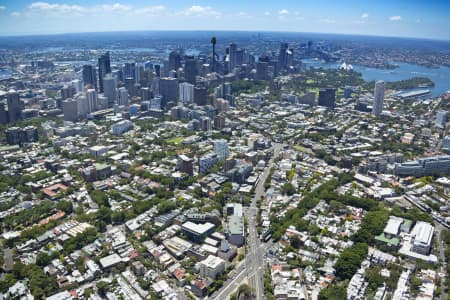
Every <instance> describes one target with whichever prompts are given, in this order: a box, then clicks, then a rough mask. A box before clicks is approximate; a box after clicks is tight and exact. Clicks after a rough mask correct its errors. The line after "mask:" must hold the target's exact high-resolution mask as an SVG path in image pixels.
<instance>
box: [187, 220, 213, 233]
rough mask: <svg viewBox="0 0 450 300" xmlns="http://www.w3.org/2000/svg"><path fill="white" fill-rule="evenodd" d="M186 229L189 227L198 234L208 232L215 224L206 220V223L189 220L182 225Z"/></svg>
mask: <svg viewBox="0 0 450 300" xmlns="http://www.w3.org/2000/svg"><path fill="white" fill-rule="evenodd" d="M182 227H183V228H184V229H187V230H189V231H192V232H194V233H197V234H203V233H205V232H207V231H208V230H211V229H212V228H214V224H212V223H209V222H206V223H205V224H196V223H193V222H191V221H187V222H186V223H184V224H183V226H182Z"/></svg>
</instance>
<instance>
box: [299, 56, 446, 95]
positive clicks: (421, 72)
mask: <svg viewBox="0 0 450 300" xmlns="http://www.w3.org/2000/svg"><path fill="white" fill-rule="evenodd" d="M302 62H303V63H304V65H305V66H306V67H307V68H309V67H314V68H320V67H322V68H324V69H335V68H338V67H339V66H340V64H339V63H325V62H322V61H317V60H313V59H304V60H302ZM393 63H394V64H396V65H398V68H396V69H393V70H383V69H376V68H368V67H363V66H358V65H354V66H353V69H354V70H355V71H357V72H359V73H361V74H362V76H363V78H364V80H367V81H371V80H384V81H399V80H405V79H409V78H412V77H428V78H429V79H431V81H433V82H434V87H430V88H429V89H430V90H431V95H432V96H433V97H437V96H440V95H442V94H444V93H445V92H447V91H449V90H450V68H449V67H442V66H441V67H440V68H426V67H423V66H419V65H413V64H407V63H402V62H393Z"/></svg>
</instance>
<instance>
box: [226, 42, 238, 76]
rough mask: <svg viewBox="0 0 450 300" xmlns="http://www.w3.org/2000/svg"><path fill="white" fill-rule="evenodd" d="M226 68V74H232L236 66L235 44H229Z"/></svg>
mask: <svg viewBox="0 0 450 300" xmlns="http://www.w3.org/2000/svg"><path fill="white" fill-rule="evenodd" d="M228 66H229V67H228V72H232V71H233V70H234V68H235V67H236V66H237V45H236V44H235V43H231V44H230V48H229V63H228Z"/></svg>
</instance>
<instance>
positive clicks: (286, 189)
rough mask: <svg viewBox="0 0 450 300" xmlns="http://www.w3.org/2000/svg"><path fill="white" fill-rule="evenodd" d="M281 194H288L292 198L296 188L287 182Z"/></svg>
mask: <svg viewBox="0 0 450 300" xmlns="http://www.w3.org/2000/svg"><path fill="white" fill-rule="evenodd" d="M281 192H282V193H283V194H287V195H288V196H291V195H293V194H294V193H295V187H294V185H293V184H292V183H290V182H285V183H284V184H283V186H282V187H281Z"/></svg>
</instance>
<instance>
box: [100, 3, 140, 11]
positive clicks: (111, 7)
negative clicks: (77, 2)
mask: <svg viewBox="0 0 450 300" xmlns="http://www.w3.org/2000/svg"><path fill="white" fill-rule="evenodd" d="M93 10H94V11H97V10H98V11H111V12H125V11H129V10H131V6H129V5H125V4H120V3H114V4H101V5H96V6H94V7H93Z"/></svg>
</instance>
